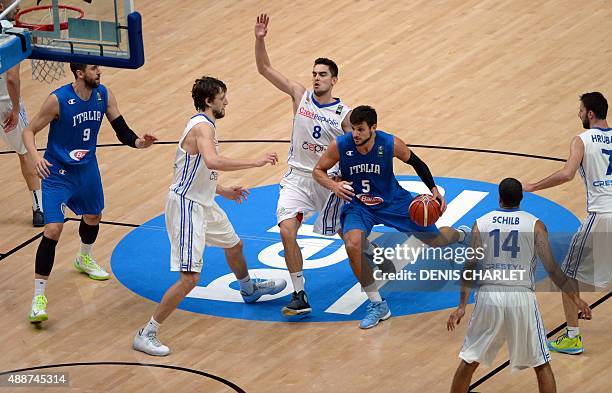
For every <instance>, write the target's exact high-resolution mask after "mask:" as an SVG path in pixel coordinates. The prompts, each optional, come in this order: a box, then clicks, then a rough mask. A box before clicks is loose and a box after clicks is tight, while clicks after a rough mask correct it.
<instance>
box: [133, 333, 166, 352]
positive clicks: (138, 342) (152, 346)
mask: <svg viewBox="0 0 612 393" xmlns="http://www.w3.org/2000/svg"><path fill="white" fill-rule="evenodd" d="M143 330H144V329H140V330H139V331H138V333H136V335H135V336H134V341H133V342H132V348H134V349H135V350H137V351H140V352H144V353H146V354H147V355H151V356H167V355H169V354H170V348H168V347H167V346H165V345H164V344H162V343H161V341H159V339H158V338H157V335H156V334H155V333H153V332H150V333H149V334H147V335H146V336H145V335H143V334H142V332H143Z"/></svg>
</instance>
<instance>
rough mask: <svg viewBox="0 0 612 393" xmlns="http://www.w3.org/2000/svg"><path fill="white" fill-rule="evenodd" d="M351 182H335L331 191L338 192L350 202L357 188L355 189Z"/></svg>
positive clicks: (338, 195)
mask: <svg viewBox="0 0 612 393" xmlns="http://www.w3.org/2000/svg"><path fill="white" fill-rule="evenodd" d="M351 184H352V183H349V182H347V181H345V180H342V181H338V182H335V183H334V185H333V186H332V189H331V191H332V192H333V193H334V194H336V196H337V197H338V198H340V199H343V200H345V201H347V202H350V201H351V200H352V199H353V197H354V196H355V193H354V191H355V190H354V189H353V187H351Z"/></svg>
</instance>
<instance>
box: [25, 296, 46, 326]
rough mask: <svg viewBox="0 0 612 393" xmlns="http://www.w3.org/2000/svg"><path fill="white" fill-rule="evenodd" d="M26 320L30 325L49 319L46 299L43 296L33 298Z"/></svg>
mask: <svg viewBox="0 0 612 393" xmlns="http://www.w3.org/2000/svg"><path fill="white" fill-rule="evenodd" d="M28 319H29V320H30V322H32V323H38V322H42V321H46V320H47V319H49V316H48V315H47V298H46V297H45V295H36V296H34V298H33V299H32V308H31V309H30V315H29V316H28Z"/></svg>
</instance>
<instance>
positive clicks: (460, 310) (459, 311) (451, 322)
mask: <svg viewBox="0 0 612 393" xmlns="http://www.w3.org/2000/svg"><path fill="white" fill-rule="evenodd" d="M464 315H465V308H464V307H457V308H456V309H455V311H453V312H452V313H451V315H449V316H448V321H446V329H448V331H449V332H452V331H453V330H455V325H459V322H461V318H463V316H464Z"/></svg>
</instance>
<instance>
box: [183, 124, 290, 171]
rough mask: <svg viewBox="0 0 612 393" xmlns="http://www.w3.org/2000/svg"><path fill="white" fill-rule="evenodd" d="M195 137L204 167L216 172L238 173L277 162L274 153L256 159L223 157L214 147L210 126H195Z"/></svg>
mask: <svg viewBox="0 0 612 393" xmlns="http://www.w3.org/2000/svg"><path fill="white" fill-rule="evenodd" d="M190 132H192V133H194V135H195V137H196V142H197V144H198V151H199V152H200V154H202V158H204V162H205V163H206V167H207V168H208V169H212V170H217V171H224V172H228V171H239V170H241V169H248V168H256V167H261V166H264V165H266V164H270V165H275V164H276V163H277V162H278V156H277V154H276V153H266V154H264V155H263V156H261V157H260V158H257V159H246V160H240V159H234V158H228V157H223V156H222V155H219V154H218V153H217V149H216V147H215V132H214V130H213V128H212V126H211V125H210V124H206V123H199V124H196V125H195V126H194V127H193V128H192V129H191V131H190Z"/></svg>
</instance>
